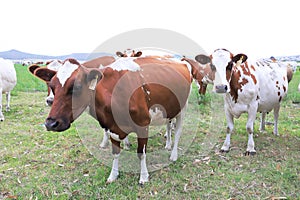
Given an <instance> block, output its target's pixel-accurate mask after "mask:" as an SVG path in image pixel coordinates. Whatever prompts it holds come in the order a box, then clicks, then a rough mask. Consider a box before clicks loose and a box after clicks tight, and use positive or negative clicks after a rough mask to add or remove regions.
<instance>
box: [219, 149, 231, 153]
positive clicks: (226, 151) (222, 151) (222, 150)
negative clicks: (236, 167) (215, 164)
mask: <svg viewBox="0 0 300 200" xmlns="http://www.w3.org/2000/svg"><path fill="white" fill-rule="evenodd" d="M220 152H221V153H228V152H229V149H228V150H225V149H221V150H220Z"/></svg>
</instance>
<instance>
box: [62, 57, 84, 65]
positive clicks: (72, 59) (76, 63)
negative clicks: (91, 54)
mask: <svg viewBox="0 0 300 200" xmlns="http://www.w3.org/2000/svg"><path fill="white" fill-rule="evenodd" d="M67 61H69V62H70V63H71V64H74V65H80V63H79V62H78V61H77V60H75V59H74V58H68V59H66V60H65V61H64V63H65V62H67Z"/></svg>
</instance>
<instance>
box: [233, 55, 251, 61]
mask: <svg viewBox="0 0 300 200" xmlns="http://www.w3.org/2000/svg"><path fill="white" fill-rule="evenodd" d="M247 58H248V56H247V55H245V54H243V53H239V54H237V55H235V56H234V57H233V58H232V62H235V63H237V62H238V61H241V63H243V62H245V61H246V60H247Z"/></svg>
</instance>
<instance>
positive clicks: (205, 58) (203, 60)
mask: <svg viewBox="0 0 300 200" xmlns="http://www.w3.org/2000/svg"><path fill="white" fill-rule="evenodd" d="M195 60H197V61H198V62H199V63H200V64H202V65H205V64H207V63H210V62H211V59H210V57H209V56H206V55H203V54H200V55H197V56H196V57H195Z"/></svg>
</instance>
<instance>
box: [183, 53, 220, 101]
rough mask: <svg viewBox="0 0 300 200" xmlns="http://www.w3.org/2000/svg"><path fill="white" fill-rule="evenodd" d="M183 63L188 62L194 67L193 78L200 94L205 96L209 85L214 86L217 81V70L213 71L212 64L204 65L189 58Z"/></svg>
mask: <svg viewBox="0 0 300 200" xmlns="http://www.w3.org/2000/svg"><path fill="white" fill-rule="evenodd" d="M182 60H183V61H186V62H188V63H189V64H190V65H191V66H192V76H193V79H194V80H195V81H196V83H197V85H198V93H199V94H200V95H205V93H206V88H207V85H208V84H213V80H214V79H215V73H214V71H215V70H212V69H211V67H210V64H205V65H202V64H200V63H199V62H196V61H194V60H192V59H189V58H183V59H182Z"/></svg>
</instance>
